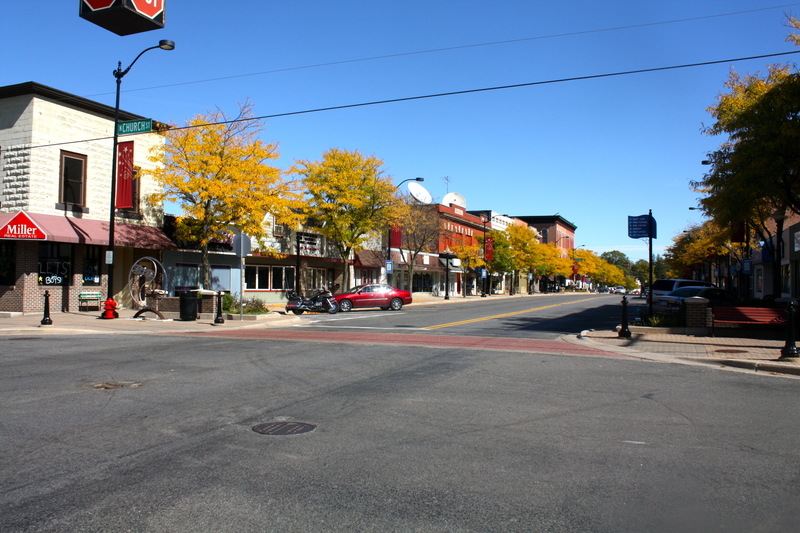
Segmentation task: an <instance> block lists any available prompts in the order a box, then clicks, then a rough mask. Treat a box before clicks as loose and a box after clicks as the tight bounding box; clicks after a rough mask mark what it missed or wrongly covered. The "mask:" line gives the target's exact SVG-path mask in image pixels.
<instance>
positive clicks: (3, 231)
mask: <svg viewBox="0 0 800 533" xmlns="http://www.w3.org/2000/svg"><path fill="white" fill-rule="evenodd" d="M0 239H35V240H40V241H43V240H46V239H47V235H46V234H45V232H43V231H42V229H41V228H40V227H39V226H38V225H37V224H36V222H34V221H33V220H32V219H31V217H29V216H28V215H27V213H25V212H24V211H20V212H19V213H17V214H16V215H14V217H13V218H12V219H11V220H9V221H8V222H7V223H6V225H5V226H3V227H1V228H0Z"/></svg>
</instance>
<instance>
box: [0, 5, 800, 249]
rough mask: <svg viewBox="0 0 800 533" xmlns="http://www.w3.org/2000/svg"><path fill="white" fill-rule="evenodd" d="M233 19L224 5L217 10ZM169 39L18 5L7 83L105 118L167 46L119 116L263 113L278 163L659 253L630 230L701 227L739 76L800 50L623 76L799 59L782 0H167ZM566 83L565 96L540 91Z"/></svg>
mask: <svg viewBox="0 0 800 533" xmlns="http://www.w3.org/2000/svg"><path fill="white" fill-rule="evenodd" d="M220 6H222V7H220ZM166 10H167V12H166V26H165V28H164V29H162V30H156V31H151V32H145V33H140V34H136V35H130V36H125V37H120V36H117V35H116V34H113V33H111V32H109V31H107V30H104V29H102V28H100V27H99V26H96V25H94V24H92V23H90V22H88V21H86V20H84V19H81V18H80V17H79V16H78V1H76V0H72V1H56V0H40V1H31V2H6V3H4V6H3V8H2V13H3V19H4V21H6V23H5V24H4V30H3V34H2V37H0V39H2V49H3V68H2V70H0V76H2V80H0V84H2V85H9V84H14V83H21V82H25V81H35V82H39V83H43V84H45V85H49V86H52V87H55V88H57V89H60V90H64V91H67V92H70V93H73V94H77V95H80V96H85V97H88V98H91V99H94V100H97V101H100V102H103V103H106V104H108V105H113V104H114V78H113V75H112V71H113V70H114V68H116V66H117V62H118V61H122V63H123V68H124V67H126V66H127V65H128V64H130V62H131V61H132V60H133V59H134V58H135V57H136V55H137V54H138V53H139V52H140V51H141V50H143V49H144V48H147V47H149V46H154V45H156V44H157V43H158V41H159V40H160V39H170V40H173V41H175V43H176V49H175V50H174V51H171V52H165V51H161V50H153V51H150V52H148V53H147V54H146V55H145V56H143V57H142V58H141V59H140V60H139V61H138V62H137V63H136V65H135V66H134V68H133V69H132V70H131V71H130V73H129V74H128V75H127V76H126V77H125V78H124V81H123V86H122V87H123V93H122V104H121V107H122V108H123V109H124V110H127V111H130V112H133V113H137V114H140V115H144V116H149V117H152V118H154V119H156V120H160V121H165V122H175V123H178V124H183V123H184V122H185V121H186V120H187V119H189V118H191V117H192V116H194V115H196V114H205V113H206V112H208V111H210V110H213V109H214V108H215V107H220V108H221V109H223V110H224V111H226V112H228V113H231V114H233V113H235V111H236V110H237V109H238V103H239V102H243V101H245V100H247V99H249V100H250V101H252V103H253V104H254V111H255V114H256V115H258V116H264V117H270V116H273V115H280V114H286V113H293V112H299V111H307V110H314V109H320V108H325V107H334V106H346V105H351V104H363V103H369V102H375V101H383V100H393V99H403V98H409V97H416V96H426V95H435V94H440V93H449V92H456V91H469V90H473V89H484V88H492V87H500V86H506V85H516V84H535V85H530V86H525V87H519V88H513V89H503V90H488V91H481V92H474V93H469V94H461V95H454V96H442V97H435V98H425V99H418V100H411V101H401V102H394V103H387V104H381V105H367V106H362V107H355V108H349V109H341V110H332V111H322V112H314V113H305V114H296V115H290V116H284V117H277V116H275V117H273V118H267V119H266V120H265V121H266V123H267V124H266V127H265V130H264V133H263V138H264V140H265V141H269V142H277V143H278V144H279V150H280V154H281V157H280V159H279V160H278V162H277V165H278V166H279V167H281V168H288V167H289V166H290V165H291V164H292V163H293V162H294V161H295V160H297V159H311V160H317V159H320V158H321V156H322V154H323V152H325V151H326V150H328V149H330V148H340V149H347V150H359V151H361V152H362V153H364V154H369V155H375V156H377V157H379V158H380V159H382V160H383V161H384V162H385V167H384V168H385V170H386V172H387V174H389V175H391V176H393V177H394V179H395V181H396V182H399V181H401V180H403V179H406V178H414V177H417V176H421V177H424V178H425V183H424V184H423V185H424V186H425V187H426V188H427V189H428V190H429V191H430V193H431V194H432V195H433V197H434V198H435V199H441V198H442V197H443V196H444V195H445V194H446V193H448V192H457V193H459V194H461V195H463V196H464V197H465V199H466V201H467V208H468V209H491V210H494V211H497V212H500V213H503V214H508V215H512V216H513V215H552V214H559V215H561V216H562V217H564V218H566V219H567V220H569V221H570V222H572V223H574V224H575V225H576V226H577V227H578V229H577V232H576V244H577V245H585V246H586V248H588V249H591V250H594V251H595V252H597V253H602V252H604V251H608V250H619V251H622V252H624V253H626V254H627V255H628V256H629V257H631V259H633V260H637V259H646V258H647V243H646V241H644V240H636V239H630V238H628V236H627V217H628V216H638V215H642V214H646V213H647V212H648V210H649V209H652V211H653V216H654V217H655V219H656V221H657V223H658V238H657V239H656V240H655V241H654V251H655V252H656V253H661V252H662V251H663V249H664V248H665V247H666V246H668V245H669V244H670V243H671V239H672V237H674V236H675V235H677V234H679V233H680V232H681V231H682V230H684V229H685V228H686V227H687V226H688V225H690V224H693V223H699V222H701V221H702V218H701V217H700V214H699V213H698V212H696V211H690V210H689V209H688V208H689V207H691V206H694V205H696V201H697V195H696V194H695V193H693V192H692V191H691V190H690V188H689V181H690V180H692V179H698V178H700V177H701V176H702V174H703V172H704V167H703V166H702V165H701V161H702V160H703V159H704V158H705V156H706V153H707V152H709V151H712V150H714V149H716V148H717V147H718V146H719V144H720V143H721V142H722V139H720V138H713V137H707V136H704V135H703V134H702V132H701V129H702V127H703V125H704V124H709V123H710V121H711V117H710V116H709V115H708V113H707V111H706V109H707V108H708V106H710V105H713V104H714V102H715V100H716V97H717V96H718V95H719V94H720V93H721V92H722V91H723V90H724V86H723V84H724V83H725V81H726V80H727V79H728V76H729V73H730V72H731V70H732V69H735V70H736V71H738V72H743V73H754V72H759V71H760V72H763V71H764V70H765V69H766V66H767V65H769V64H775V63H787V62H794V61H795V57H797V56H787V57H781V58H774V59H757V60H742V61H726V62H723V63H721V64H715V65H708V66H702V67H693V68H682V69H673V70H666V71H660V72H649V73H641V74H631V75H621V76H608V77H602V78H596V79H588V80H574V81H561V82H555V80H565V79H571V78H582V77H587V76H595V75H604V74H613V73H618V72H627V71H633V70H641V69H653V68H659V67H671V66H678V65H686V64H692V63H704V62H712V61H721V60H728V59H736V58H744V57H750V56H756V55H763V54H774V53H780V52H790V51H795V50H797V48H796V47H793V46H792V45H790V44H789V43H786V42H785V38H786V35H787V34H788V33H789V29H788V28H787V27H786V24H785V16H786V15H787V14H793V15H798V16H800V2H796V3H793V2H785V1H784V2H782V1H781V0H724V1H723V0H705V1H703V2H698V1H696V0H693V1H684V0H674V1H671V2H655V1H649V0H620V1H610V2H597V1H592V0H574V1H572V2H562V3H556V2H544V1H535V0H495V1H492V2H487V1H486V0H483V1H473V0H438V1H432V0H404V1H393V2H388V1H381V0H371V1H360V0H358V1H354V0H344V1H341V2H329V1H321V0H306V1H303V2H297V1H295V0H293V1H268V0H265V1H260V2H250V1H236V0H232V1H228V2H219V1H210V0H192V1H187V0H169V1H168V2H167V3H166ZM539 82H553V83H539Z"/></svg>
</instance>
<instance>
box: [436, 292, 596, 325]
mask: <svg viewBox="0 0 800 533" xmlns="http://www.w3.org/2000/svg"><path fill="white" fill-rule="evenodd" d="M599 298H601V297H599V296H598V297H594V298H583V299H581V300H574V301H571V302H562V303H558V304H553V305H545V306H543V307H534V308H533V309H524V310H522V311H512V312H511V313H503V314H501V315H492V316H485V317H480V318H471V319H469V320H461V321H459V322H449V323H447V324H439V325H436V326H427V327H424V328H421V329H425V330H431V329H443V328H452V327H454V326H462V325H464V324H474V323H475V322H483V321H485V320H495V319H497V318H505V317H507V316H514V315H524V314H525V313H533V312H534V311H542V310H544V309H550V308H553V307H559V306H561V305H570V304H577V303H580V302H588V301H591V300H597V299H599Z"/></svg>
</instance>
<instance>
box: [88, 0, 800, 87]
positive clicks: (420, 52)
mask: <svg viewBox="0 0 800 533" xmlns="http://www.w3.org/2000/svg"><path fill="white" fill-rule="evenodd" d="M797 5H800V3H797V2H794V3H791V4H782V5H777V6H771V7H762V8H757V9H749V10H744V11H732V12H729V13H719V14H716V15H703V16H699V17H690V18H681V19H672V20H665V21H660V22H643V23H640V24H630V25H627V26H615V27H611V28H599V29H590V30H579V31H573V32H565V33H553V34H549V35H538V36H534V37H521V38H518V39H506V40H503V41H490V42H485V43H473V44H462V45H456V46H446V47H442V48H431V49H428V50H415V51H411V52H398V53H395V54H385V55H379V56H371V57H362V58H356V59H343V60H339V61H330V62H326V63H316V64H311V65H301V66H297V67H285V68H280V69H275V70H265V71H261V72H251V73H247V74H234V75H231V76H220V77H217V78H207V79H203V80H193V81H184V82H178V83H169V84H164V85H154V86H151V87H142V88H139V89H129V90H126V91H125V92H126V93H132V92H139V91H149V90H153V89H164V88H168V87H181V86H184V85H196V84H200V83H208V82H213V81H224V80H233V79H239V78H249V77H254V76H263V75H267V74H277V73H281V72H292V71H295V70H306V69H314V68H322V67H331V66H336V65H347V64H352V63H364V62H368V61H378V60H381V59H392V58H396V57H408V56H415V55H425V54H435V53H439V52H450V51H453V50H465V49H468V48H481V47H486V46H498V45H503V44H513V43H521V42H527V41H539V40H544V39H556V38H561V37H575V36H578V35H590V34H594V33H606V32H614V31H621V30H631V29H637V28H649V27H653V26H664V25H668V24H679V23H683V22H693V21H697V20H707V19H713V18H721V17H730V16H734V15H746V14H749V13H757V12H759V11H769V10H773V9H781V8H787V7H792V6H797ZM109 94H112V93H98V94H93V95H89V97H96V96H105V95H109Z"/></svg>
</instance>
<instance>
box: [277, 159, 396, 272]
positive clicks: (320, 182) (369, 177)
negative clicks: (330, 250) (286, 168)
mask: <svg viewBox="0 0 800 533" xmlns="http://www.w3.org/2000/svg"><path fill="white" fill-rule="evenodd" d="M382 166H383V161H381V160H380V159H378V158H377V157H375V156H364V155H362V154H361V153H360V152H358V151H347V150H339V149H336V148H333V149H331V150H328V151H327V152H325V153H324V154H323V156H322V160H321V161H305V160H301V161H297V162H296V163H295V165H294V166H293V167H292V168H291V170H290V172H291V173H292V174H293V175H296V176H299V177H300V178H301V179H302V183H303V186H304V188H305V190H306V196H307V200H308V205H307V207H306V213H307V215H308V217H309V222H310V223H311V224H312V225H313V227H314V228H315V229H316V231H319V232H320V233H321V234H322V235H324V236H325V237H327V238H328V239H329V240H330V242H331V243H332V244H333V245H334V246H335V247H336V249H337V251H338V252H339V256H340V257H341V258H342V261H343V263H344V272H343V278H342V280H343V285H344V286H345V287H347V286H348V285H349V284H350V271H349V268H348V261H349V259H350V255H351V254H352V253H353V252H354V251H357V250H359V249H360V248H361V247H362V246H363V244H364V242H365V241H366V240H367V239H368V238H370V237H374V236H375V235H377V232H379V231H381V230H382V229H384V228H387V227H389V226H391V225H392V224H394V223H396V222H397V221H398V220H400V219H401V217H402V215H403V213H404V212H405V209H406V206H405V204H404V203H403V201H402V199H400V198H399V197H398V196H396V195H395V192H396V187H395V186H394V184H393V183H392V179H391V177H389V176H386V175H384V172H383V170H382Z"/></svg>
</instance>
